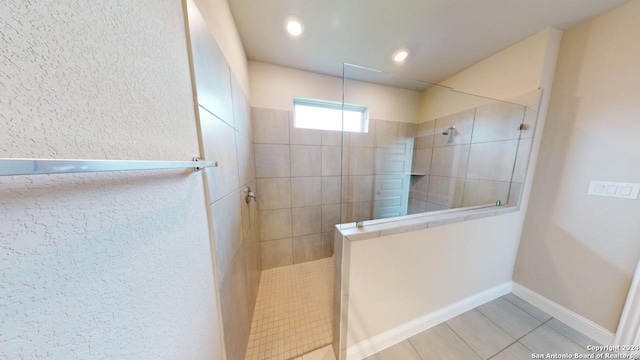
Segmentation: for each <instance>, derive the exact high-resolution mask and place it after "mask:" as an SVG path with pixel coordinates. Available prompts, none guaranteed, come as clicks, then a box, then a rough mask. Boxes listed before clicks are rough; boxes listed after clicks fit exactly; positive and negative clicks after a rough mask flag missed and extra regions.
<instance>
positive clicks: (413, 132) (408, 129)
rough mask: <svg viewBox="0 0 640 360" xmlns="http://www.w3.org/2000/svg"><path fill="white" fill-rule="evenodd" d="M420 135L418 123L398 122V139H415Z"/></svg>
mask: <svg viewBox="0 0 640 360" xmlns="http://www.w3.org/2000/svg"><path fill="white" fill-rule="evenodd" d="M416 136H418V124H415V123H407V122H401V123H398V139H399V140H403V139H414V138H415V137H416Z"/></svg>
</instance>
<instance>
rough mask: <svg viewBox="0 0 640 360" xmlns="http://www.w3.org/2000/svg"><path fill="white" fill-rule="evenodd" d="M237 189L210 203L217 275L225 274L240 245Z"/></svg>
mask: <svg viewBox="0 0 640 360" xmlns="http://www.w3.org/2000/svg"><path fill="white" fill-rule="evenodd" d="M239 198H240V195H239V191H234V192H232V193H231V194H229V195H227V196H225V197H223V198H222V199H220V200H218V201H216V202H214V203H213V204H212V205H211V211H212V213H213V214H216V216H213V217H212V227H213V243H214V245H215V257H216V266H217V268H218V276H219V277H220V278H221V279H222V278H224V277H225V276H226V274H227V271H228V270H229V267H230V266H231V261H232V260H233V255H234V254H235V253H236V251H237V250H238V248H239V247H240V246H241V245H242V241H243V238H242V215H241V209H240V201H239Z"/></svg>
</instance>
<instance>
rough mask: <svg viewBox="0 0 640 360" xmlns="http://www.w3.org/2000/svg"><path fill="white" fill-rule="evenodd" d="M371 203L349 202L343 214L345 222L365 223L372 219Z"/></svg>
mask: <svg viewBox="0 0 640 360" xmlns="http://www.w3.org/2000/svg"><path fill="white" fill-rule="evenodd" d="M372 214H373V201H361V202H350V203H348V204H347V209H346V211H345V212H344V216H345V220H343V221H342V222H343V223H346V222H354V221H366V220H371V219H373V215H372Z"/></svg>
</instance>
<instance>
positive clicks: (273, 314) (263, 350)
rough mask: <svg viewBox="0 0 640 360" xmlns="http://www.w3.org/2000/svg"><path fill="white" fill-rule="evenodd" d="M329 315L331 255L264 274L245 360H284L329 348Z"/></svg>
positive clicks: (330, 316) (331, 310) (331, 285)
mask: <svg viewBox="0 0 640 360" xmlns="http://www.w3.org/2000/svg"><path fill="white" fill-rule="evenodd" d="M332 312H333V257H330V258H325V259H321V260H315V261H309V262H305V263H302V264H296V265H290V266H284V267H279V268H275V269H270V270H265V271H263V272H262V276H261V279H260V287H259V289H258V299H257V300H256V306H255V310H254V315H253V320H252V323H251V332H250V335H249V342H248V344H247V352H246V356H245V359H246V360H266V359H274V360H276V359H278V360H288V359H293V358H296V357H300V356H301V355H304V354H307V353H310V352H311V351H313V350H316V349H321V348H323V347H325V346H326V345H328V344H331V341H332V327H331V321H332ZM323 354H325V353H324V352H323V353H322V354H320V355H318V356H321V357H311V358H310V359H314V360H315V359H324V357H323V356H324V355H323ZM316 355H317V354H316V353H315V352H314V355H313V356H316ZM309 356H312V354H309ZM309 356H307V357H304V359H305V360H306V359H307V358H309Z"/></svg>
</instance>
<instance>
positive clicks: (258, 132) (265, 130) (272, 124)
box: [251, 108, 289, 144]
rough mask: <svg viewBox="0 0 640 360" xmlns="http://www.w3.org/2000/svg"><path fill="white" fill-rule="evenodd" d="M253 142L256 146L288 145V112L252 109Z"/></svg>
mask: <svg viewBox="0 0 640 360" xmlns="http://www.w3.org/2000/svg"><path fill="white" fill-rule="evenodd" d="M251 122H252V126H253V141H254V142H255V143H256V144H289V112H288V111H286V110H275V109H263V108H252V109H251Z"/></svg>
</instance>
